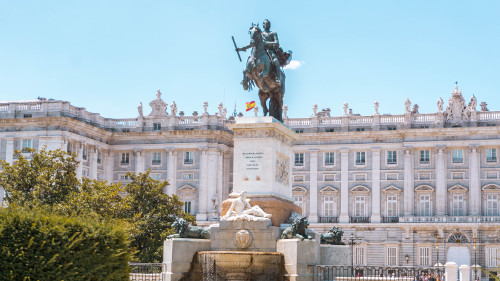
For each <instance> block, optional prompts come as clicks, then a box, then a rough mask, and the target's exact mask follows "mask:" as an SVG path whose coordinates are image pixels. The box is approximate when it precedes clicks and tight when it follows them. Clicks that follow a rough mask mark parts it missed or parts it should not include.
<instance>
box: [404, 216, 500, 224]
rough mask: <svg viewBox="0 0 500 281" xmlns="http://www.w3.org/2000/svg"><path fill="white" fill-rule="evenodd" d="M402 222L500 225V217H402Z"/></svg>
mask: <svg viewBox="0 0 500 281" xmlns="http://www.w3.org/2000/svg"><path fill="white" fill-rule="evenodd" d="M400 221H401V222H443V223H478V222H486V223H490V222H491V223H499V222H500V216H432V217H423V216H422V217H401V218H400Z"/></svg>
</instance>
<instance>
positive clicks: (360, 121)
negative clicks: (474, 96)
mask: <svg viewBox="0 0 500 281" xmlns="http://www.w3.org/2000/svg"><path fill="white" fill-rule="evenodd" d="M220 112H222V111H221V109H220V108H219V113H218V114H214V115H209V114H208V113H207V112H206V109H205V113H203V114H200V115H195V116H184V115H182V114H181V115H180V116H179V115H176V116H172V115H168V114H165V115H164V116H162V117H153V118H152V117H148V116H145V117H143V118H142V120H141V117H137V118H125V119H111V118H104V117H102V116H101V115H99V114H98V113H91V112H88V111H87V110H86V109H85V108H82V107H75V106H72V105H71V104H70V103H69V102H67V101H56V100H33V101H14V102H0V119H13V118H38V117H69V118H73V119H77V120H79V121H82V122H85V123H88V124H91V125H92V126H96V127H99V128H102V129H105V130H110V131H115V130H118V131H120V130H123V129H130V130H132V129H133V128H139V127H144V126H146V127H148V126H149V127H151V126H152V123H151V122H152V121H151V120H153V119H154V120H155V122H159V121H158V120H160V119H161V120H160V123H161V124H162V126H161V127H162V128H168V129H167V130H182V129H183V128H186V129H189V130H192V129H197V128H200V129H203V128H208V127H210V128H214V126H216V127H217V128H219V129H221V128H223V129H227V127H226V125H227V124H230V123H233V122H234V118H227V117H229V116H227V117H226V116H223V115H222V114H221V113H220ZM467 118H469V117H467ZM470 119H472V117H470ZM149 121H151V122H149ZM283 122H284V123H285V125H287V126H289V127H290V128H292V129H297V128H300V129H304V130H303V131H304V132H306V133H307V132H316V131H318V130H321V129H320V128H323V130H326V131H327V132H328V131H329V130H333V131H336V132H338V131H350V130H358V129H360V128H361V130H386V129H405V128H440V127H446V126H450V125H451V123H449V122H448V121H446V118H445V116H444V115H443V113H429V114H418V113H417V114H410V113H406V114H399V115H379V114H374V115H371V116H360V115H354V114H351V115H343V116H325V115H320V114H316V115H313V116H311V117H308V118H288V117H284V119H283ZM455 125H456V124H455ZM495 125H500V111H478V112H476V115H475V117H474V119H473V120H472V121H471V120H463V126H495ZM162 130H163V129H162Z"/></svg>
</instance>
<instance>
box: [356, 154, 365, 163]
mask: <svg viewBox="0 0 500 281" xmlns="http://www.w3.org/2000/svg"><path fill="white" fill-rule="evenodd" d="M365 163H366V152H364V151H356V165H365Z"/></svg>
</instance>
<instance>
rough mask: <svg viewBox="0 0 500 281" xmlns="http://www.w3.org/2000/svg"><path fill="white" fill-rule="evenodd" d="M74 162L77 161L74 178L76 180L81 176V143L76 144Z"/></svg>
mask: <svg viewBox="0 0 500 281" xmlns="http://www.w3.org/2000/svg"><path fill="white" fill-rule="evenodd" d="M75 150H76V153H77V154H76V161H78V166H77V167H76V177H77V178H78V179H81V178H82V174H83V157H82V155H83V144H82V143H80V142H79V143H77V144H76V149H75Z"/></svg>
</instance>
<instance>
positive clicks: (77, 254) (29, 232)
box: [0, 206, 130, 280]
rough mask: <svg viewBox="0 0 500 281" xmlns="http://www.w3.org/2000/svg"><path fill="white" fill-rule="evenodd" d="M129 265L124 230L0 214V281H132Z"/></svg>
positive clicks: (29, 213) (13, 211) (78, 220)
mask: <svg viewBox="0 0 500 281" xmlns="http://www.w3.org/2000/svg"><path fill="white" fill-rule="evenodd" d="M129 260H130V254H129V249H128V240H127V234H126V232H125V230H123V229H122V228H121V227H120V226H117V225H113V224H110V223H104V222H98V221H96V220H93V219H90V218H82V217H63V216H59V215H55V214H49V213H46V212H44V211H41V210H40V209H33V210H28V209H23V208H19V207H12V206H11V207H9V208H0V280H128V279H129V266H128V262H129Z"/></svg>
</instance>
